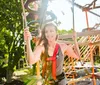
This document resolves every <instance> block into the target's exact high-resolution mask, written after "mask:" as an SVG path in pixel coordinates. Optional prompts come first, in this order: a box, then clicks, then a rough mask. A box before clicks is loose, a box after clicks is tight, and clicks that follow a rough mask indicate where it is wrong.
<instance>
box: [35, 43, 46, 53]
mask: <svg viewBox="0 0 100 85" xmlns="http://www.w3.org/2000/svg"><path fill="white" fill-rule="evenodd" d="M35 50H41V51H42V52H44V46H43V45H37V46H36V47H35Z"/></svg>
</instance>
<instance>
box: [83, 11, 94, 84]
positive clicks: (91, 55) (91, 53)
mask: <svg viewBox="0 0 100 85" xmlns="http://www.w3.org/2000/svg"><path fill="white" fill-rule="evenodd" d="M87 12H88V11H87V10H86V11H85V14H86V23H87V28H88V31H90V28H89V22H88V14H87ZM88 39H89V42H90V43H91V40H90V36H89V37H88ZM89 46H90V58H91V64H92V73H93V76H92V79H93V85H96V80H95V76H94V61H93V49H92V46H93V45H89Z"/></svg>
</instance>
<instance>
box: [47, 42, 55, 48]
mask: <svg viewBox="0 0 100 85" xmlns="http://www.w3.org/2000/svg"><path fill="white" fill-rule="evenodd" d="M55 45H56V41H54V42H48V46H49V47H53V48H54V47H55Z"/></svg>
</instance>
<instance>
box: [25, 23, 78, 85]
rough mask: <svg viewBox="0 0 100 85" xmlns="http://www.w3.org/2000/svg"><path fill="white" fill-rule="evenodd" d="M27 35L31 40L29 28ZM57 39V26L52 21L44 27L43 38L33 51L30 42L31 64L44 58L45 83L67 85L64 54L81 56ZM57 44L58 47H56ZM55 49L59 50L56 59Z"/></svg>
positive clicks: (44, 84)
mask: <svg viewBox="0 0 100 85" xmlns="http://www.w3.org/2000/svg"><path fill="white" fill-rule="evenodd" d="M25 37H27V42H30V39H31V36H30V32H29V30H28V29H25ZM56 40H57V27H56V26H55V25H54V24H52V23H48V24H46V25H45V26H44V28H43V29H42V33H41V38H40V40H39V43H38V45H37V46H36V48H35V50H34V52H32V50H31V46H30V44H29V45H28V48H27V49H28V52H29V53H28V54H29V63H30V64H34V63H36V62H37V61H39V60H40V59H41V60H42V65H43V69H42V77H43V78H44V80H45V81H44V83H43V85H50V83H53V84H51V85H66V84H67V83H66V78H65V74H64V72H63V62H64V56H65V55H68V56H69V57H73V58H77V59H79V56H77V55H76V54H75V53H74V51H73V49H72V48H71V47H69V46H68V45H66V44H65V43H58V42H57V41H56ZM57 46H58V48H57V49H56V47H57ZM55 49H56V51H57V52H56V57H55V59H53V57H54V56H53V55H54V54H55V53H54V51H55ZM52 56H53V57H52ZM55 65H56V66H55Z"/></svg>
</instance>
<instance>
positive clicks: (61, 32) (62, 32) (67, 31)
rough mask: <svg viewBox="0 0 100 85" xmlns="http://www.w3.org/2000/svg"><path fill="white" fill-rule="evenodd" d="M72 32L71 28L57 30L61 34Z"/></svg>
mask: <svg viewBox="0 0 100 85" xmlns="http://www.w3.org/2000/svg"><path fill="white" fill-rule="evenodd" d="M72 32H73V29H70V30H64V29H62V30H58V34H60V35H62V34H68V33H72Z"/></svg>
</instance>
